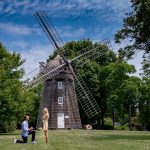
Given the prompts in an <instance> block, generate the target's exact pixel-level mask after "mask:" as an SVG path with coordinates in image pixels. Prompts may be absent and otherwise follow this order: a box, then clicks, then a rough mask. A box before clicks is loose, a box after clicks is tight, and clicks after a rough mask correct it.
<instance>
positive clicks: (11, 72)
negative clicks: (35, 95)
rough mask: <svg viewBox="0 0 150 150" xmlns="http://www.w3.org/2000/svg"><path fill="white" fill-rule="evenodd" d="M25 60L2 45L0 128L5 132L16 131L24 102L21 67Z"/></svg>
mask: <svg viewBox="0 0 150 150" xmlns="http://www.w3.org/2000/svg"><path fill="white" fill-rule="evenodd" d="M23 62H24V60H22V59H21V56H20V54H17V53H15V52H10V51H8V50H7V49H6V48H5V47H4V46H3V44H2V43H0V126H1V128H2V130H3V131H7V130H11V128H12V129H14V127H15V125H16V121H17V114H16V113H17V112H18V110H19V106H20V102H21V100H22V92H21V91H22V90H21V89H22V83H21V81H20V79H21V77H22V76H23V73H24V71H23V69H21V68H20V66H21V65H22V64H23Z"/></svg>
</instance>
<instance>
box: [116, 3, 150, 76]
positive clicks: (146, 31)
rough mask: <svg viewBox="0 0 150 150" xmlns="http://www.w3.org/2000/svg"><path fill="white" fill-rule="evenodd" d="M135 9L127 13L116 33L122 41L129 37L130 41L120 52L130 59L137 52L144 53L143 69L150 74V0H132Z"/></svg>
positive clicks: (147, 74) (119, 40)
mask: <svg viewBox="0 0 150 150" xmlns="http://www.w3.org/2000/svg"><path fill="white" fill-rule="evenodd" d="M131 3H132V8H133V11H132V12H130V13H127V14H126V15H127V16H126V18H125V19H124V20H123V28H122V29H121V30H120V31H118V33H117V34H116V35H115V41H116V42H117V43H120V42H121V41H122V40H125V39H128V40H129V41H130V42H129V43H128V45H127V46H126V47H125V48H124V49H120V50H119V53H120V54H121V55H122V56H124V57H126V58H127V59H130V58H131V57H132V56H133V55H134V54H135V53H137V52H139V51H141V52H142V53H143V70H144V74H145V76H148V77H149V76H150V15H149V14H150V0H131Z"/></svg>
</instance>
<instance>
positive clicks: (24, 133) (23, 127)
mask: <svg viewBox="0 0 150 150" xmlns="http://www.w3.org/2000/svg"><path fill="white" fill-rule="evenodd" d="M21 130H22V133H21V135H22V136H23V137H27V136H28V131H29V127H28V121H26V120H25V121H23V122H22V125H21Z"/></svg>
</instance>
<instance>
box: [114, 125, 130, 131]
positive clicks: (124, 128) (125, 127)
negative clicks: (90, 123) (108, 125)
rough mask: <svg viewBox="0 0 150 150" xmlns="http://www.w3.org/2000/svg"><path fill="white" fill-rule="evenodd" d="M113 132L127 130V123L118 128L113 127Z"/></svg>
mask: <svg viewBox="0 0 150 150" xmlns="http://www.w3.org/2000/svg"><path fill="white" fill-rule="evenodd" d="M115 130H129V123H126V124H124V125H120V126H115Z"/></svg>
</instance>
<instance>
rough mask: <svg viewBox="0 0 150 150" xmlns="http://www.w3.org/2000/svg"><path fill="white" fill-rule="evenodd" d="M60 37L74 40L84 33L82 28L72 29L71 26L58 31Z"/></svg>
mask: <svg viewBox="0 0 150 150" xmlns="http://www.w3.org/2000/svg"><path fill="white" fill-rule="evenodd" d="M58 32H59V34H60V35H61V37H67V38H75V37H81V36H83V35H84V33H85V29H84V28H78V29H77V28H73V27H71V26H63V27H61V29H59V30H58Z"/></svg>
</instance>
